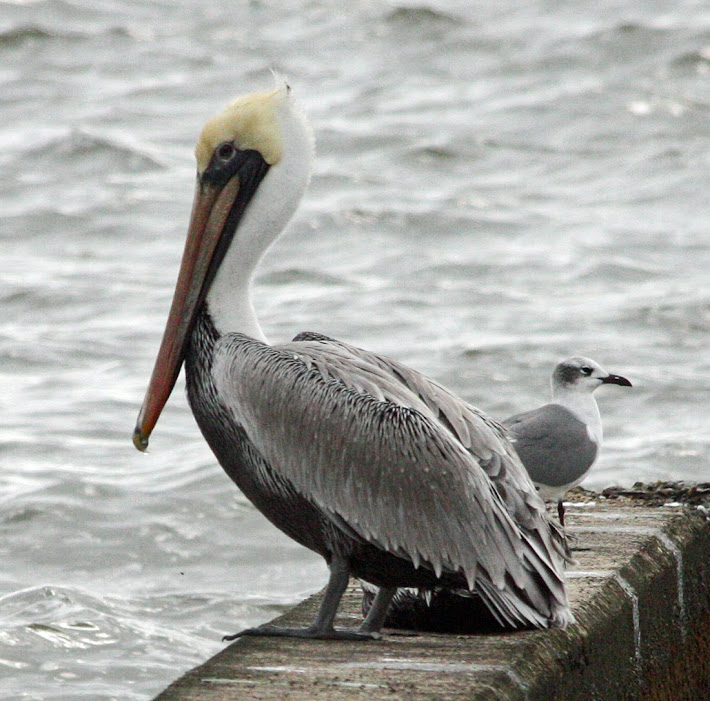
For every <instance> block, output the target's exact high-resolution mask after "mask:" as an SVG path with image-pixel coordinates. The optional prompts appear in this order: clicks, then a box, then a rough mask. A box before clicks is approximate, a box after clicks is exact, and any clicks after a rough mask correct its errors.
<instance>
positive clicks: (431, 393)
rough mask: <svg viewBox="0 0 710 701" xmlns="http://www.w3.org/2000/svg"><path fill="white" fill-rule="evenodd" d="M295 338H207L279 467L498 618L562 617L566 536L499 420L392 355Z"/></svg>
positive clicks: (249, 428)
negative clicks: (461, 580) (461, 582)
mask: <svg viewBox="0 0 710 701" xmlns="http://www.w3.org/2000/svg"><path fill="white" fill-rule="evenodd" d="M297 339H298V340H295V341H294V342H291V343H287V344H284V345H281V346H276V347H272V346H268V345H266V344H263V343H261V342H259V341H255V340H253V339H251V338H249V337H247V336H244V335H241V334H227V335H226V336H224V337H222V338H221V339H220V340H219V341H218V343H217V346H216V348H215V356H214V365H213V378H214V382H215V386H216V388H217V391H218V393H219V396H220V398H221V401H222V402H223V403H224V405H225V406H226V408H227V409H228V410H229V411H231V412H232V414H233V417H234V420H235V421H236V422H237V423H238V424H239V425H240V426H242V427H243V429H244V431H245V433H246V434H247V436H248V438H249V440H250V441H251V443H252V444H253V445H254V446H255V448H256V449H257V450H258V451H259V452H260V453H261V454H262V455H263V456H264V458H265V459H266V461H267V462H268V463H269V464H270V465H271V466H272V468H273V469H274V470H275V471H276V472H278V474H279V476H280V477H281V478H283V479H285V480H286V481H287V482H288V483H289V484H291V485H292V486H293V488H294V489H295V490H296V491H297V492H299V493H300V494H302V495H303V496H304V497H306V498H307V499H308V500H310V501H311V502H312V503H314V504H315V505H316V506H317V507H318V508H319V509H320V510H321V511H322V512H323V513H324V514H325V515H326V516H328V517H329V518H331V519H332V521H333V523H334V524H335V525H336V526H338V527H342V525H343V524H344V525H345V526H346V528H347V531H348V532H353V533H355V534H357V535H358V537H360V538H361V539H363V540H365V541H368V542H370V543H373V544H375V545H377V546H378V547H379V548H382V549H384V550H386V551H388V552H390V553H392V554H394V555H397V556H399V557H405V558H407V559H409V560H410V561H411V562H412V563H413V564H414V565H415V566H416V567H419V566H422V567H427V568H429V569H431V570H432V571H433V572H434V573H435V574H436V576H437V577H439V576H441V574H442V573H461V574H462V575H463V576H464V577H465V579H466V581H467V583H468V586H469V588H470V589H471V590H474V589H476V591H477V592H478V593H479V594H480V595H481V596H482V597H483V598H484V600H486V601H487V602H488V603H489V605H490V607H491V610H492V611H493V612H494V613H496V615H498V616H499V617H500V619H501V620H503V621H505V622H508V623H510V624H512V625H519V624H529V623H532V624H534V625H537V626H542V625H550V624H552V625H565V624H566V623H568V622H570V621H571V620H572V616H571V613H570V612H569V608H568V606H567V600H566V593H565V587H564V574H563V564H564V559H565V542H564V537H563V536H562V534H561V532H560V531H558V530H557V529H556V528H555V527H554V526H553V525H552V524H551V522H550V521H549V520H548V519H547V516H546V514H545V509H544V504H543V502H542V501H541V499H540V498H539V497H538V496H537V494H536V493H535V489H534V487H533V485H532V483H531V482H530V480H529V478H528V477H527V474H526V473H525V470H524V468H523V467H522V465H521V463H520V461H519V459H518V458H517V456H516V454H515V452H514V450H513V449H512V448H511V447H510V445H509V443H508V442H507V440H506V439H505V434H504V431H503V429H502V427H501V426H500V425H499V424H497V423H495V422H493V421H491V420H490V419H488V418H486V417H485V416H484V415H483V414H482V413H481V412H479V411H478V410H476V409H474V408H473V407H470V406H469V405H468V404H466V403H465V402H463V401H462V400H460V399H458V398H457V397H455V395H453V394H451V393H450V392H448V390H446V389H444V388H443V387H441V386H440V385H438V384H437V383H435V382H432V381H431V380H428V379H427V378H426V377H424V376H423V375H420V374H419V373H417V372H415V371H413V370H411V369H409V368H406V367H405V366H403V365H400V364H399V363H396V362H394V361H391V360H389V359H386V358H383V357H381V356H378V355H376V354H373V353H368V352H366V351H362V350H360V349H357V348H354V347H352V346H349V345H347V344H344V343H341V342H339V341H335V340H333V339H329V338H327V337H324V336H318V335H316V334H304V335H301V336H299V337H297ZM511 584H512V585H514V586H512V587H511Z"/></svg>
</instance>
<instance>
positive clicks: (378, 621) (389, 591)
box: [359, 587, 397, 633]
mask: <svg viewBox="0 0 710 701" xmlns="http://www.w3.org/2000/svg"><path fill="white" fill-rule="evenodd" d="M396 592H397V587H380V588H379V589H378V590H377V594H376V595H375V598H374V600H373V602H372V604H371V606H370V610H369V611H368V612H367V616H366V617H365V620H364V621H363V622H362V625H361V626H360V629H359V630H360V632H361V633H379V632H380V629H381V628H382V626H383V625H384V623H385V618H387V612H388V611H389V609H390V604H391V603H392V598H393V597H394V595H395V593H396Z"/></svg>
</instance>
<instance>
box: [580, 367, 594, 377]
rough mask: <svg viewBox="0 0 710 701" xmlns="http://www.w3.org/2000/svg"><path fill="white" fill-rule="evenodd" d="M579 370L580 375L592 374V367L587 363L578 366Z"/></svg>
mask: <svg viewBox="0 0 710 701" xmlns="http://www.w3.org/2000/svg"><path fill="white" fill-rule="evenodd" d="M579 371H580V372H581V373H582V375H586V376H587V377H589V375H591V374H592V368H590V367H589V365H583V366H582V367H581V368H579Z"/></svg>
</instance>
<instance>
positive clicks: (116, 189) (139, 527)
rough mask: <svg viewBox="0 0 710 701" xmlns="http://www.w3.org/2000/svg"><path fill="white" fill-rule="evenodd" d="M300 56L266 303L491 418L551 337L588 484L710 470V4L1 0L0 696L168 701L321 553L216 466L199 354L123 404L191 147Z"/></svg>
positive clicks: (171, 244)
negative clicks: (146, 409)
mask: <svg viewBox="0 0 710 701" xmlns="http://www.w3.org/2000/svg"><path fill="white" fill-rule="evenodd" d="M270 69H274V70H276V71H279V72H281V73H283V74H285V75H286V76H288V78H289V82H290V84H291V85H292V87H293V89H294V91H295V94H296V95H297V96H298V97H299V98H300V100H301V102H302V103H303V104H304V105H305V107H306V109H307V111H308V112H309V113H310V117H311V121H312V123H313V126H314V129H315V132H316V138H317V159H316V165H315V173H314V176H313V181H312V184H311V187H310V189H309V191H308V193H307V196H306V198H305V200H304V203H303V206H302V207H301V209H300V211H299V213H298V214H297V216H296V218H295V220H294V222H293V223H292V225H291V227H290V229H289V231H288V233H287V234H286V235H285V236H284V237H283V238H282V239H281V241H280V242H279V243H278V244H277V246H276V247H275V248H274V249H272V251H271V252H270V253H269V255H268V256H267V258H266V259H265V261H264V264H263V266H262V268H261V271H260V274H259V277H258V281H257V288H256V292H255V295H256V299H255V302H256V306H257V310H258V312H259V314H260V318H261V320H262V326H263V328H264V330H265V332H266V334H267V335H268V336H269V338H271V339H272V340H274V341H281V340H286V339H290V338H291V337H292V336H293V335H295V334H296V333H298V332H299V331H303V330H314V331H321V332H324V333H327V334H330V335H333V336H336V337H338V338H341V339H343V340H346V341H349V342H351V343H354V344H356V345H360V346H363V347H366V348H369V349H371V350H375V351H378V352H381V353H385V354H389V355H391V356H394V357H396V358H398V359H400V360H403V361H405V362H407V363H409V364H410V365H412V366H414V367H415V368H417V369H419V370H422V371H424V372H425V373H427V374H429V375H431V376H432V377H434V378H436V379H438V380H440V381H442V382H443V383H445V384H446V385H449V386H451V387H453V388H455V389H456V390H457V391H458V392H459V393H460V394H461V395H462V396H463V397H465V398H466V399H468V400H470V401H472V402H473V403H474V404H476V405H478V406H480V407H481V408H483V409H485V410H487V411H488V412H489V413H491V414H492V415H494V416H496V417H499V418H503V417H505V416H507V415H509V414H511V413H513V412H515V411H521V410H524V409H529V408H532V407H533V406H535V405H536V404H539V403H542V402H543V401H545V400H546V399H547V393H548V385H547V377H548V375H549V372H550V371H551V369H552V367H553V366H554V364H555V363H556V362H557V361H558V360H560V359H561V358H563V357H565V356H568V355H571V354H574V353H583V354H585V355H589V356H591V357H593V358H594V359H596V360H598V361H599V362H601V363H602V364H603V365H604V366H605V367H606V368H607V369H608V370H610V371H613V372H617V373H620V374H623V375H625V376H627V377H629V378H630V379H631V380H632V382H633V384H634V387H633V389H632V390H627V389H625V388H618V387H610V388H604V389H602V390H601V391H600V392H598V395H597V396H598V400H599V403H600V407H601V411H602V415H603V418H604V423H605V437H606V443H605V446H604V451H603V454H602V456H601V459H600V461H599V463H598V465H597V467H596V469H595V471H594V473H593V475H592V476H591V477H590V479H589V480H588V482H587V483H586V484H587V485H589V486H592V487H603V486H607V485H609V484H612V483H620V484H632V483H633V482H634V481H636V480H641V479H642V480H656V479H669V478H672V479H686V480H707V479H708V467H707V466H708V457H709V456H710V438H709V435H710V357H709V355H708V331H709V330H710V285H709V284H708V283H709V282H710V232H709V231H708V196H709V193H710V177H709V175H708V174H709V172H710V148H709V143H710V141H709V137H710V6H708V4H707V2H706V1H705V0H699V1H695V0H678V1H677V2H674V3H668V2H661V1H660V0H658V1H657V2H656V1H653V0H642V1H641V2H637V3H628V2H626V1H622V0H599V2H595V3H590V2H585V1H583V0H567V1H565V2H562V1H560V0H544V1H543V2H537V3H529V2H522V0H521V1H518V2H516V1H513V0H503V1H502V2H498V3H489V2H470V1H463V0H460V1H453V0H452V1H445V0H441V1H439V2H433V1H431V0H421V1H417V2H412V3H410V4H407V3H406V2H394V1H391V2H384V1H382V0H379V1H378V0H365V1H360V2H354V3H350V4H349V5H344V4H343V3H341V2H335V1H328V0H295V1H294V2H292V3H282V2H278V1H276V0H252V1H251V2H236V1H235V2H216V3H202V2H198V0H181V1H179V2H172V1H171V2H168V0H148V1H147V2H140V3H139V2H129V1H128V0H94V1H91V0H37V1H33V0H15V1H10V2H8V1H2V2H0V168H1V170H0V173H1V175H0V177H1V178H2V187H1V188H0V241H1V244H2V256H0V375H1V378H2V380H1V385H0V387H1V391H0V407H1V409H2V422H1V423H0V563H1V565H0V698H2V699H4V700H14V699H31V700H40V699H41V700H44V699H52V700H60V699H61V700H62V701H69V700H74V699H91V700H92V701H104V700H105V701H107V700H109V699H117V700H119V701H125V700H138V699H148V698H150V697H151V696H152V695H154V694H155V693H156V692H157V691H159V690H160V689H161V688H163V687H164V686H165V685H166V684H167V683H168V682H169V681H171V680H172V679H173V678H175V677H176V676H177V675H178V674H179V673H181V672H182V671H184V670H186V669H187V668H189V667H191V666H193V665H195V664H197V663H199V662H201V661H202V660H204V659H205V658H206V657H207V656H209V655H211V654H212V653H214V652H216V651H218V650H219V649H220V648H221V647H222V646H223V644H222V643H221V642H220V638H221V636H222V634H224V633H231V632H234V631H236V630H238V629H240V628H242V627H244V626H247V625H250V624H255V623H257V622H261V621H263V620H265V619H268V618H270V617H272V616H274V615H275V614H276V613H278V612H280V611H281V610H283V609H284V607H287V606H288V605H290V604H291V603H293V602H295V601H297V600H299V599H301V598H302V597H303V596H305V595H306V594H309V593H311V592H313V591H315V590H317V589H318V588H320V586H321V585H322V584H323V583H324V579H325V568H324V566H323V565H322V563H321V562H320V561H319V559H318V558H317V557H315V556H314V555H312V554H311V553H309V552H307V551H305V550H304V549H302V548H300V547H299V546H297V545H296V544H295V543H293V542H291V541H289V540H288V539H287V538H286V537H284V536H281V535H280V533H278V532H276V531H275V529H274V528H273V527H272V526H270V525H269V524H268V523H267V522H266V521H265V520H264V519H263V518H262V517H261V516H260V515H259V514H258V513H257V512H256V511H255V509H254V508H252V506H251V505H250V504H249V503H248V502H247V501H246V500H245V499H244V498H243V497H242V496H241V495H240V494H239V493H238V492H237V490H236V488H234V487H233V485H232V483H231V482H230V481H229V480H228V478H227V477H226V476H225V475H224V474H223V472H222V470H221V469H220V468H219V467H218V466H217V465H216V464H215V461H214V459H213V458H212V456H211V454H210V452H209V450H208V449H207V447H206V445H205V444H204V442H203V440H202V438H201V436H200V434H199V432H198V430H197V428H196V425H195V424H194V422H193V420H192V417H191V414H190V412H189V409H188V408H187V404H186V401H185V398H184V391H183V387H184V385H183V384H182V382H181V383H180V385H179V386H178V390H177V391H176V392H175V393H174V394H173V397H172V399H171V400H170V402H169V404H168V406H167V409H166V411H165V413H164V414H163V416H162V418H161V420H160V422H159V424H158V426H157V429H156V431H155V433H154V436H153V440H152V442H151V451H150V452H149V453H148V454H147V455H141V454H139V453H138V452H137V451H135V449H134V448H133V446H132V444H131V431H132V429H133V425H134V422H135V418H136V414H137V411H138V408H139V405H140V402H141V401H142V398H143V393H144V391H145V387H146V383H147V380H148V377H149V373H150V370H151V368H152V363H153V360H154V357H155V353H156V350H157V346H158V343H159V339H160V335H161V333H162V329H163V325H164V321H165V317H166V314H167V310H168V306H169V303H170V298H171V295H172V289H173V284H174V281H175V277H176V273H177V265H178V262H179V257H180V255H181V253H182V246H183V241H184V235H185V231H186V225H187V218H188V214H189V208H190V204H191V197H192V190H193V181H194V159H193V154H192V150H193V146H194V141H195V139H196V136H197V134H198V132H199V130H200V128H201V126H202V123H203V122H204V120H205V119H206V118H207V117H209V116H210V115H211V114H212V113H213V112H214V111H216V110H217V109H219V108H221V107H222V106H223V105H224V104H225V103H226V102H227V101H228V100H229V99H230V98H231V97H233V96H234V95H236V94H239V93H243V92H247V91H251V90H254V89H262V88H268V87H270V86H271V85H272V77H271V75H270V72H269V71H270Z"/></svg>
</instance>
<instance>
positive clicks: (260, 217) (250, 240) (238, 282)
mask: <svg viewBox="0 0 710 701" xmlns="http://www.w3.org/2000/svg"><path fill="white" fill-rule="evenodd" d="M244 100H245V98H241V99H240V101H239V104H238V105H237V106H238V107H239V108H241V109H242V112H240V114H239V116H238V120H237V122H238V123H237V127H238V128H239V129H241V130H242V132H240V133H237V134H235V135H234V136H233V140H234V142H235V144H237V145H241V144H246V147H247V148H254V149H256V150H259V152H260V153H261V154H262V156H263V157H264V159H265V160H266V161H267V163H270V168H269V170H268V172H267V173H266V175H265V176H264V178H263V180H262V181H261V183H260V184H259V186H258V188H257V190H256V192H255V193H254V195H253V197H252V199H251V201H250V202H249V204H248V205H247V208H246V210H245V212H244V215H243V217H242V219H241V222H240V223H239V226H238V227H237V230H236V232H235V234H234V237H233V239H232V242H231V244H230V246H229V249H228V250H227V252H226V254H225V256H224V259H223V261H222V264H221V265H220V267H219V270H218V271H217V273H216V275H215V278H214V280H213V282H212V285H211V287H210V290H209V292H208V293H207V297H206V301H207V305H208V309H209V313H210V316H211V317H212V321H213V323H214V324H215V327H216V328H217V331H218V332H219V333H220V334H226V333H231V332H238V333H243V334H246V335H248V336H251V337H253V338H257V339H259V340H262V341H266V338H265V336H264V333H263V331H262V330H261V327H260V326H259V322H258V320H257V317H256V313H255V311H254V306H253V304H252V300H251V283H252V278H253V276H254V272H255V270H256V267H257V265H258V263H259V261H260V260H261V259H262V257H263V256H264V254H265V253H266V251H267V250H268V248H269V247H270V246H271V244H272V243H273V242H274V241H275V240H276V239H277V238H278V237H279V235H280V234H281V232H282V231H283V230H284V228H285V227H286V225H287V224H288V222H289V220H290V219H291V217H292V216H293V214H294V212H295V211H296V208H297V206H298V203H299V202H300V200H301V198H302V196H303V193H304V191H305V189H306V187H307V185H308V182H309V180H310V174H311V163H312V160H313V134H312V131H311V129H310V126H309V125H308V122H307V120H306V117H305V114H304V112H303V111H302V110H301V109H300V107H299V105H298V104H297V103H296V102H295V101H294V98H293V96H292V95H291V94H290V89H289V88H288V87H287V86H284V87H282V88H280V89H278V90H275V91H274V92H272V93H261V94H257V95H252V96H248V98H246V100H247V102H246V104H245V102H244ZM249 100H251V102H249ZM234 105H235V103H232V105H230V107H228V108H227V110H225V113H228V111H229V110H230V108H231V109H233V108H234ZM245 107H246V112H247V115H246V117H245V115H244V114H243V112H244V109H245ZM225 113H223V114H225ZM221 116H222V115H218V117H221ZM215 119H217V118H215ZM208 126H210V125H209V123H208ZM206 129H207V127H206ZM243 132H247V133H246V134H245V133H243ZM254 132H258V138H252V139H250V138H249V135H250V134H252V135H253V133H254ZM203 136H204V134H203ZM209 136H210V137H211V138H213V140H214V141H217V142H219V140H220V138H223V137H221V136H219V135H217V136H215V137H212V136H211V135H209ZM202 142H203V139H201V141H200V143H202ZM199 148H200V147H199V146H198V165H199V162H200V153H199Z"/></svg>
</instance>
